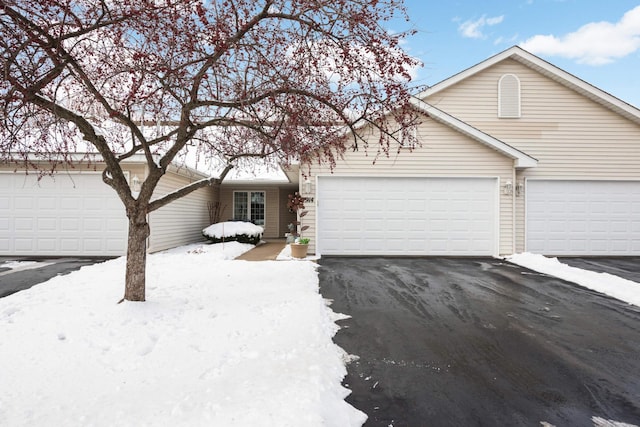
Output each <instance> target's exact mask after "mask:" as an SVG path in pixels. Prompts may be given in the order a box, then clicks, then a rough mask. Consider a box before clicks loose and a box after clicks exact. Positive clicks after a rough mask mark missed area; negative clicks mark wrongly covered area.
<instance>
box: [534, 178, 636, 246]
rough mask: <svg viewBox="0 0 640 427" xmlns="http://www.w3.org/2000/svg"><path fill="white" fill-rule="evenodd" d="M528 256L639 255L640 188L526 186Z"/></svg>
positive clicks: (609, 183)
mask: <svg viewBox="0 0 640 427" xmlns="http://www.w3.org/2000/svg"><path fill="white" fill-rule="evenodd" d="M526 194H527V248H526V249H527V251H530V252H536V253H542V254H548V255H638V254H640V182H632V181H622V182H621V181H547V180H528V181H527V193H526Z"/></svg>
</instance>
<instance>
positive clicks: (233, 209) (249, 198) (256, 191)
mask: <svg viewBox="0 0 640 427" xmlns="http://www.w3.org/2000/svg"><path fill="white" fill-rule="evenodd" d="M236 193H246V194H247V195H248V197H247V201H248V203H249V206H248V210H247V213H248V214H249V215H250V214H251V193H262V194H263V195H264V224H262V225H261V227H266V226H267V192H266V191H265V190H234V191H233V200H232V216H233V219H236V217H235V216H236ZM245 220H248V221H251V222H253V220H252V219H251V218H245Z"/></svg>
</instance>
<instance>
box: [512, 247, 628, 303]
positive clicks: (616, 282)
mask: <svg viewBox="0 0 640 427" xmlns="http://www.w3.org/2000/svg"><path fill="white" fill-rule="evenodd" d="M506 259H507V260H508V261H510V262H512V263H514V264H518V265H520V266H522V267H526V268H528V269H530V270H534V271H537V272H539V273H544V274H548V275H549V276H554V277H558V278H560V279H563V280H567V281H569V282H573V283H577V284H578V285H580V286H584V287H585V288H589V289H592V290H594V291H598V292H601V293H603V294H606V295H609V296H612V297H614V298H617V299H619V300H622V301H625V302H628V303H630V304H633V305H637V306H640V284H639V283H636V282H633V281H631V280H627V279H623V278H622V277H618V276H614V275H613V274H609V273H599V272H595V271H588V270H583V269H581V268H576V267H571V266H570V265H567V264H563V263H561V262H560V261H559V260H558V258H548V257H545V256H543V255H538V254H532V253H521V254H514V255H511V256H508V257H507V258H506Z"/></svg>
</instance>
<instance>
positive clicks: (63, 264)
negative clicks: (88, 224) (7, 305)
mask: <svg viewBox="0 0 640 427" xmlns="http://www.w3.org/2000/svg"><path fill="white" fill-rule="evenodd" d="M106 259H109V258H37V259H29V258H8V257H0V298H2V297H6V296H7V295H11V294H13V293H16V292H18V291H22V290H25V289H29V288H30V287H32V286H33V285H36V284H38V283H42V282H46V281H47V280H49V279H51V278H52V277H55V276H59V275H64V274H69V273H71V272H72V271H76V270H78V269H80V268H81V267H83V266H85V265H91V264H95V263H97V262H102V261H104V260H106Z"/></svg>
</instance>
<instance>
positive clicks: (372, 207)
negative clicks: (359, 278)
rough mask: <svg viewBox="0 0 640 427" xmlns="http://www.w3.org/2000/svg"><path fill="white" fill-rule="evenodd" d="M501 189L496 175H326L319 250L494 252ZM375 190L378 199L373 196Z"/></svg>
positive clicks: (320, 184)
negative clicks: (353, 236)
mask: <svg viewBox="0 0 640 427" xmlns="http://www.w3.org/2000/svg"><path fill="white" fill-rule="evenodd" d="M496 191H497V180H495V179H475V178H463V179H457V178H382V177H379V178H359V177H320V178H319V180H318V230H317V239H318V250H319V252H320V253H322V254H325V255H332V254H333V255H340V254H345V255H349V254H365V255H376V254H390V255H403V254H411V255H447V254H456V255H493V254H494V252H495V247H496V244H495V241H496V236H495V234H496V233H495V230H496V224H497V221H496V218H497V217H496V215H497V207H496V206H497V202H496V197H497V196H496V195H497V193H496ZM371 195H375V199H373V200H367V198H368V197H371ZM348 198H351V199H352V201H353V202H354V203H352V204H351V205H350V206H351V207H352V209H350V210H349V211H348V212H346V211H345V210H341V209H340V206H344V200H345V199H348ZM356 207H357V210H356ZM344 217H350V220H355V223H357V225H356V224H355V223H350V220H348V219H346V218H344ZM479 227H480V228H483V230H480V229H479ZM353 229H356V230H359V238H358V239H351V238H350V231H351V230H353ZM474 239H476V240H477V241H474Z"/></svg>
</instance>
